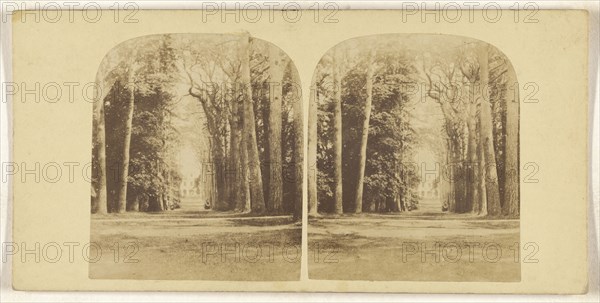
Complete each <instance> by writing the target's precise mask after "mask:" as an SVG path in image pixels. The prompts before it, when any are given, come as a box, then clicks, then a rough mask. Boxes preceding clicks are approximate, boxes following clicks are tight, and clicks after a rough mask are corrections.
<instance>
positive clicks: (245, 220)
mask: <svg viewBox="0 0 600 303" xmlns="http://www.w3.org/2000/svg"><path fill="white" fill-rule="evenodd" d="M301 234H302V232H301V226H300V224H297V223H294V222H292V219H291V216H277V217H248V216H247V215H239V214H234V213H216V212H211V211H204V210H190V209H185V208H183V209H178V210H174V211H168V212H164V213H160V214H158V213H157V214H149V213H129V214H121V215H118V214H114V215H113V214H109V215H104V216H96V215H94V216H92V226H91V242H92V243H94V244H97V245H99V247H100V249H101V252H102V255H101V257H98V258H97V259H99V260H98V261H97V262H96V263H90V268H89V273H90V277H91V278H96V279H152V280H232V281H236V280H238V281H240V280H254V281H279V280H298V279H299V277H300V258H301V257H300V254H301V247H300V246H301V236H302V235H301ZM115 243H117V244H118V245H119V249H118V250H116V249H115V248H116V246H115ZM94 247H96V246H94ZM95 251H98V249H92V253H91V254H92V255H94V252H95ZM116 251H118V253H117V252H116ZM115 258H116V259H115Z"/></svg>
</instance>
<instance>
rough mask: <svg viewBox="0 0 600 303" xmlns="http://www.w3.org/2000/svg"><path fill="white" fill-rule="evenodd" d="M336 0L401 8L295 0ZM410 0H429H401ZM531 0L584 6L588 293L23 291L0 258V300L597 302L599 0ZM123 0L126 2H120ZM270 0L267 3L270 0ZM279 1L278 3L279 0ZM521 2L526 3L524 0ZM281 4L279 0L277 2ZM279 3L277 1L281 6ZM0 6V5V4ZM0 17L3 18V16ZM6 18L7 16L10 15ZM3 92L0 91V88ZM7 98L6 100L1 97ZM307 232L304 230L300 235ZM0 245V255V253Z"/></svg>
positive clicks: (6, 72)
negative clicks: (586, 33)
mask: <svg viewBox="0 0 600 303" xmlns="http://www.w3.org/2000/svg"><path fill="white" fill-rule="evenodd" d="M516 1H518V0H509V1H505V0H501V1H478V2H480V3H485V2H496V3H498V4H499V5H500V6H501V7H503V8H508V7H510V6H511V5H513V4H514V3H515V2H516ZM11 2H16V3H19V4H21V3H25V1H11ZM36 2H37V3H39V4H40V5H41V6H42V7H43V6H44V4H46V3H50V2H52V3H56V4H59V5H65V3H67V5H69V4H68V3H69V2H70V3H74V2H77V3H80V4H81V5H83V4H85V3H90V2H95V3H98V4H99V5H100V6H101V7H102V8H108V7H110V6H111V5H114V4H115V3H117V1H116V0H114V1H36ZM129 2H136V4H137V6H138V7H139V8H140V9H201V8H202V7H203V3H207V2H212V3H219V4H220V3H226V5H227V7H228V8H229V7H231V8H235V3H239V4H241V6H243V5H244V4H245V3H257V4H259V5H265V6H266V7H267V6H268V5H273V3H274V2H275V1H229V0H219V1H129ZM328 2H336V3H337V4H338V6H339V8H340V9H367V8H368V9H401V8H402V7H403V2H402V1H304V0H298V1H296V3H298V4H299V5H300V6H301V7H302V8H311V6H312V7H314V5H315V4H316V3H320V4H324V3H328ZM405 2H413V3H419V4H421V3H423V2H429V4H433V3H431V2H433V1H423V0H419V1H405ZM435 2H437V3H440V5H441V6H443V5H444V4H446V3H458V4H461V3H464V2H467V3H468V2H469V1H464V2H461V1H435ZM530 2H535V3H536V4H537V5H538V6H539V8H540V9H586V10H588V11H589V16H590V18H589V26H590V30H589V58H590V61H589V79H590V80H589V85H590V86H589V96H590V103H589V104H590V113H589V115H590V116H589V121H590V122H589V123H590V129H591V130H592V131H591V132H590V137H591V139H592V140H591V144H590V148H589V153H590V154H589V156H590V159H591V162H592V163H591V166H592V167H591V169H590V175H589V176H590V180H589V182H590V185H591V186H590V197H591V198H592V199H590V201H592V203H591V204H590V206H589V211H588V213H589V217H588V243H589V247H588V260H589V261H588V262H589V292H588V294H586V295H582V296H549V295H544V296H539V295H538V296H532V295H504V296H495V295H428V294H335V293H215V292H213V293H183V292H182V293H167V292H157V293H132V292H96V293H91V292H71V293H68V292H23V291H14V290H13V289H12V286H11V285H12V282H11V273H12V268H11V264H12V262H11V259H10V257H9V258H8V259H7V262H2V261H1V260H2V259H1V258H0V301H1V302H194V301H203V302H225V301H227V302H229V301H234V302H238V301H260V302H280V301H286V302H294V301H301V302H318V301H326V302H340V301H343V302H365V301H378V302H392V301H399V300H401V301H410V302H413V301H414V302H481V301H486V302H515V301H519V302H600V291H599V288H600V270H599V261H598V259H599V250H598V243H599V242H600V232H599V221H600V206H599V204H600V201H599V199H600V198H599V197H600V189H599V185H600V144H599V141H600V102H599V96H600V91H599V87H600V85H599V84H600V82H599V79H600V74H599V70H598V65H599V63H600V62H599V60H598V54H599V49H600V44H599V43H600V40H599V35H600V31H599V27H600V26H599V25H600V2H599V1H598V0H596V1H530ZM122 3H126V2H122ZM269 3H271V4H269ZM282 3H283V2H282ZM523 3H525V2H523ZM34 4H35V2H33V1H30V2H29V1H28V3H26V4H25V5H26V7H28V8H34ZM281 5H283V4H281ZM281 5H280V6H281ZM0 6H2V5H1V4H0ZM6 13H7V12H5V11H4V6H2V7H0V14H1V15H2V18H3V19H4V16H5V14H6ZM3 19H2V20H3ZM2 20H0V39H1V48H0V59H1V60H0V62H1V63H0V84H2V83H6V82H10V81H11V75H12V70H11V67H12V58H11V57H12V56H11V49H12V44H11V32H12V28H11V24H10V22H2ZM9 20H10V18H9ZM2 92H4V91H2ZM1 100H2V102H0V163H6V162H8V161H10V159H11V157H10V153H11V149H12V148H11V141H12V131H11V125H10V124H11V123H10V121H11V120H9V119H12V117H11V115H10V113H11V112H12V110H11V106H10V104H11V100H10V98H8V99H7V96H1ZM5 101H6V102H5ZM1 181H2V180H1V179H0V243H4V242H9V241H10V240H11V238H12V237H11V236H12V235H11V231H12V222H11V215H9V214H12V208H11V203H10V202H11V199H10V198H11V191H10V188H11V186H10V183H7V182H1ZM304 236H306V235H304ZM1 254H2V250H0V256H1V257H3V256H2V255H1Z"/></svg>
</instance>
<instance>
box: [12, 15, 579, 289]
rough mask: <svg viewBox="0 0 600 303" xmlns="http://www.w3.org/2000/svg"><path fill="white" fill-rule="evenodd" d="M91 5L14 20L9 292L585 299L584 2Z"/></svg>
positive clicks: (18, 16)
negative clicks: (456, 11) (225, 9)
mask: <svg viewBox="0 0 600 303" xmlns="http://www.w3.org/2000/svg"><path fill="white" fill-rule="evenodd" d="M88 13H90V14H91V12H88ZM98 13H100V17H98V18H97V20H96V19H94V20H93V21H95V22H91V21H90V20H91V19H90V18H91V16H87V17H86V18H83V17H82V15H79V14H75V15H74V17H73V18H72V19H71V20H70V19H69V18H61V19H60V20H58V21H57V22H54V23H48V22H44V20H42V21H41V22H34V21H35V20H34V19H33V18H32V16H28V15H27V14H24V13H23V12H20V13H18V14H15V15H14V16H13V44H14V48H13V51H14V52H13V70H14V76H13V81H14V83H15V85H16V86H15V87H16V88H17V90H15V91H13V92H12V93H13V100H14V101H13V109H14V114H13V125H14V147H13V152H14V154H13V155H14V159H13V161H14V163H15V164H16V165H18V170H15V171H14V176H13V178H14V179H13V180H14V182H13V184H14V186H13V188H14V192H13V193H14V207H13V210H14V212H13V215H14V226H13V235H14V239H13V241H14V243H18V246H17V249H19V250H18V251H15V254H14V256H13V281H14V282H13V285H14V287H15V288H16V289H22V290H165V291H166V290H196V291H201V290H205V291H208V290H212V291H216V290H226V291H340V292H356V291H359V292H428V293H438V292H452V293H454V292H460V293H581V292H584V291H585V289H586V284H587V275H586V272H587V269H586V268H587V267H586V266H587V255H586V244H587V240H586V239H587V237H586V226H587V224H586V222H587V216H586V209H587V116H588V115H587V109H588V103H587V56H588V53H587V41H588V36H587V13H586V12H585V11H538V12H536V14H535V16H534V17H531V16H529V19H523V18H524V16H515V15H513V14H512V13H511V12H508V11H502V12H500V17H497V18H490V16H489V15H483V14H484V12H481V11H471V12H467V11H463V12H462V14H463V15H464V16H463V17H464V18H458V19H457V22H452V23H449V22H448V20H445V19H444V20H442V21H441V22H435V19H430V20H428V19H427V18H426V19H425V20H423V19H422V18H421V16H418V15H414V16H413V15H409V14H407V13H406V12H401V11H335V12H327V11H321V12H320V13H321V15H318V14H315V12H314V11H298V12H295V13H297V14H298V15H292V12H288V13H289V14H286V13H282V12H280V11H270V12H269V11H262V12H261V11H254V12H251V11H244V12H243V14H250V13H257V14H262V15H261V16H262V17H254V15H253V16H252V17H249V16H248V15H239V16H238V17H239V20H236V19H235V15H234V14H235V12H230V13H231V14H232V15H220V14H221V12H219V13H217V14H214V12H211V13H210V14H209V13H208V12H206V11H204V12H203V11H138V12H136V14H135V15H134V16H129V19H127V21H133V20H135V22H125V21H124V20H122V18H123V17H124V16H118V18H117V17H115V15H114V14H113V12H111V11H102V12H98ZM482 13H483V14H482ZM237 14H242V13H241V12H237ZM270 14H272V15H270ZM469 14H472V16H471V17H469V16H470V15H469ZM28 18H29V19H28ZM94 18H95V17H94ZM115 18H117V20H121V21H122V22H115ZM119 18H121V19H119ZM228 18H229V19H228ZM28 20H29V21H28ZM533 20H535V22H533ZM526 21H527V22H526ZM248 83H250V84H251V85H244V84H248ZM481 83H487V85H482V84H481ZM31 91H33V92H32V93H30V92H31ZM98 91H100V92H101V94H99V95H100V96H98V94H96V96H94V93H95V92H98ZM94 97H96V98H99V99H101V100H103V102H94ZM250 99H252V100H253V103H249V102H246V101H247V100H250ZM251 105H253V106H251ZM275 117H277V118H275ZM364 117H369V119H368V120H367V119H365V118H364ZM275 130H278V131H275ZM273 142H281V144H273ZM278 159H279V160H280V161H277V160H278ZM297 160H301V161H297ZM101 163H104V164H101ZM244 163H246V165H243V164H244ZM124 164H126V165H124ZM257 167H260V169H257ZM236 168H241V169H236ZM240 180H242V181H240ZM243 180H246V181H243ZM511 180H512V181H511ZM90 192H91V195H90ZM300 197H303V199H300ZM90 202H91V203H90ZM300 202H302V203H300ZM28 252H29V253H28ZM38 260H39V261H38Z"/></svg>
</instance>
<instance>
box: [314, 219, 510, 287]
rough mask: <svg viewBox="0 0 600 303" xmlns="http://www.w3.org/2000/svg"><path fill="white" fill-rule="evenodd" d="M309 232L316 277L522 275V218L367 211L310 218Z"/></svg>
mask: <svg viewBox="0 0 600 303" xmlns="http://www.w3.org/2000/svg"><path fill="white" fill-rule="evenodd" d="M308 233H309V235H308V241H309V256H308V258H309V275H310V278H311V279H340V280H391V281H393V280H397V281H419V280H431V281H519V280H520V264H519V263H518V262H515V254H516V252H515V248H516V247H518V242H519V221H518V220H482V219H480V218H477V217H473V216H471V215H444V216H432V215H429V214H428V215H425V216H422V215H419V214H417V213H415V214H410V215H404V214H396V215H362V216H358V217H357V216H348V217H341V218H320V219H311V220H310V222H309V229H308ZM516 258H517V260H518V256H516Z"/></svg>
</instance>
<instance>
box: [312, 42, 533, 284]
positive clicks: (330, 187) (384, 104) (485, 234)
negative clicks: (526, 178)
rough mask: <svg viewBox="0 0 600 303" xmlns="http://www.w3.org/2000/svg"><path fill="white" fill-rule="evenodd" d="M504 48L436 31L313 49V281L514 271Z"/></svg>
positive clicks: (514, 107)
mask: <svg viewBox="0 0 600 303" xmlns="http://www.w3.org/2000/svg"><path fill="white" fill-rule="evenodd" d="M509 59H510V58H508V57H507V56H506V55H505V54H504V53H502V51H501V50H499V49H498V48H496V47H495V46H493V45H491V44H489V43H486V42H484V41H481V40H477V39H473V38H469V37H462V36H453V35H442V34H385V35H373V36H364V37H357V38H353V39H349V40H346V41H343V42H341V43H339V44H337V45H335V46H334V47H333V48H331V49H330V50H329V51H327V53H325V54H324V56H323V57H322V58H321V60H320V61H319V62H318V64H317V66H316V68H315V71H314V74H313V79H312V85H311V94H310V104H309V123H308V125H309V126H308V151H307V158H308V176H307V177H308V178H307V179H308V214H309V225H308V244H309V277H310V278H311V279H317V280H367V281H482V282H483V281H506V282H509V281H520V279H521V274H520V273H521V269H520V262H519V260H520V257H519V251H520V241H519V232H520V227H519V217H520V195H519V181H520V178H519V85H518V81H517V77H516V72H515V69H514V68H513V66H512V64H511V63H510V60H509ZM535 249H536V248H535V247H529V248H524V251H525V252H531V251H532V250H535Z"/></svg>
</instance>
